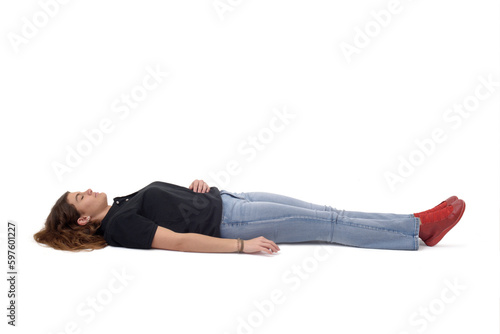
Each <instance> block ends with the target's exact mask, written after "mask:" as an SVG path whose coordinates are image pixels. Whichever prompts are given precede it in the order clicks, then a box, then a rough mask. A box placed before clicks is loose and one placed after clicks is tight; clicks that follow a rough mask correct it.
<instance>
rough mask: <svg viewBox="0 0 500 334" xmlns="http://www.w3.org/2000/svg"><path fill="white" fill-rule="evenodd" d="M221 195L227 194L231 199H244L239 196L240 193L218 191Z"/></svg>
mask: <svg viewBox="0 0 500 334" xmlns="http://www.w3.org/2000/svg"><path fill="white" fill-rule="evenodd" d="M220 193H221V195H222V194H227V195H229V196H231V197H234V198H238V199H246V198H245V197H244V196H242V195H240V193H233V192H230V191H227V190H221V191H220Z"/></svg>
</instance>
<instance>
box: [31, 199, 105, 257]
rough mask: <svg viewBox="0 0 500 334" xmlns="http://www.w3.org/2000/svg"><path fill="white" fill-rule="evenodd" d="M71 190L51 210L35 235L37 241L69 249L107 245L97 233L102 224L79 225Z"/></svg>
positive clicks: (92, 248) (85, 248) (87, 248)
mask: <svg viewBox="0 0 500 334" xmlns="http://www.w3.org/2000/svg"><path fill="white" fill-rule="evenodd" d="M68 194H69V191H67V192H65V193H64V194H63V195H62V196H61V197H60V198H59V199H58V200H57V201H56V204H54V206H53V207H52V209H51V210H50V214H49V216H48V217H47V220H46V221H45V226H44V228H43V229H41V230H40V231H39V232H37V233H35V234H34V235H33V237H34V238H35V241H36V242H38V243H41V244H45V245H47V246H49V247H52V248H54V249H59V250H67V251H81V250H94V249H100V248H104V247H106V246H107V243H106V241H105V240H104V237H103V236H101V235H98V234H96V231H97V229H98V228H99V226H100V225H101V224H100V223H98V224H87V225H84V226H82V225H78V223H77V220H78V218H79V217H80V214H79V213H78V211H77V210H76V208H75V206H74V205H73V204H69V203H68Z"/></svg>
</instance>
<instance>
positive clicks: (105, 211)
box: [92, 205, 111, 222]
mask: <svg viewBox="0 0 500 334" xmlns="http://www.w3.org/2000/svg"><path fill="white" fill-rule="evenodd" d="M109 209H111V205H108V206H107V207H105V208H104V209H103V210H102V211H101V212H100V213H99V214H97V215H95V216H94V217H92V220H94V221H98V222H101V221H102V220H103V219H104V217H106V215H107V214H108V211H109Z"/></svg>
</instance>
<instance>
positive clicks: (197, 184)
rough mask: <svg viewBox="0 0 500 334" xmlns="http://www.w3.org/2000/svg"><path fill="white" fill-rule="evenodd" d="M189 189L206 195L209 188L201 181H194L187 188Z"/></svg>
mask: <svg viewBox="0 0 500 334" xmlns="http://www.w3.org/2000/svg"><path fill="white" fill-rule="evenodd" d="M189 189H191V190H193V191H194V192H195V193H207V192H209V191H210V186H209V185H208V184H207V183H206V182H205V181H203V180H194V181H193V183H191V185H190V186H189Z"/></svg>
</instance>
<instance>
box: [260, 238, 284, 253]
mask: <svg viewBox="0 0 500 334" xmlns="http://www.w3.org/2000/svg"><path fill="white" fill-rule="evenodd" d="M260 238H262V240H261V246H262V247H263V249H262V250H263V251H265V252H266V253H269V254H272V253H273V252H274V253H277V252H279V251H280V248H279V247H278V245H276V244H275V243H274V241H272V240H269V239H266V238H264V237H260Z"/></svg>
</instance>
